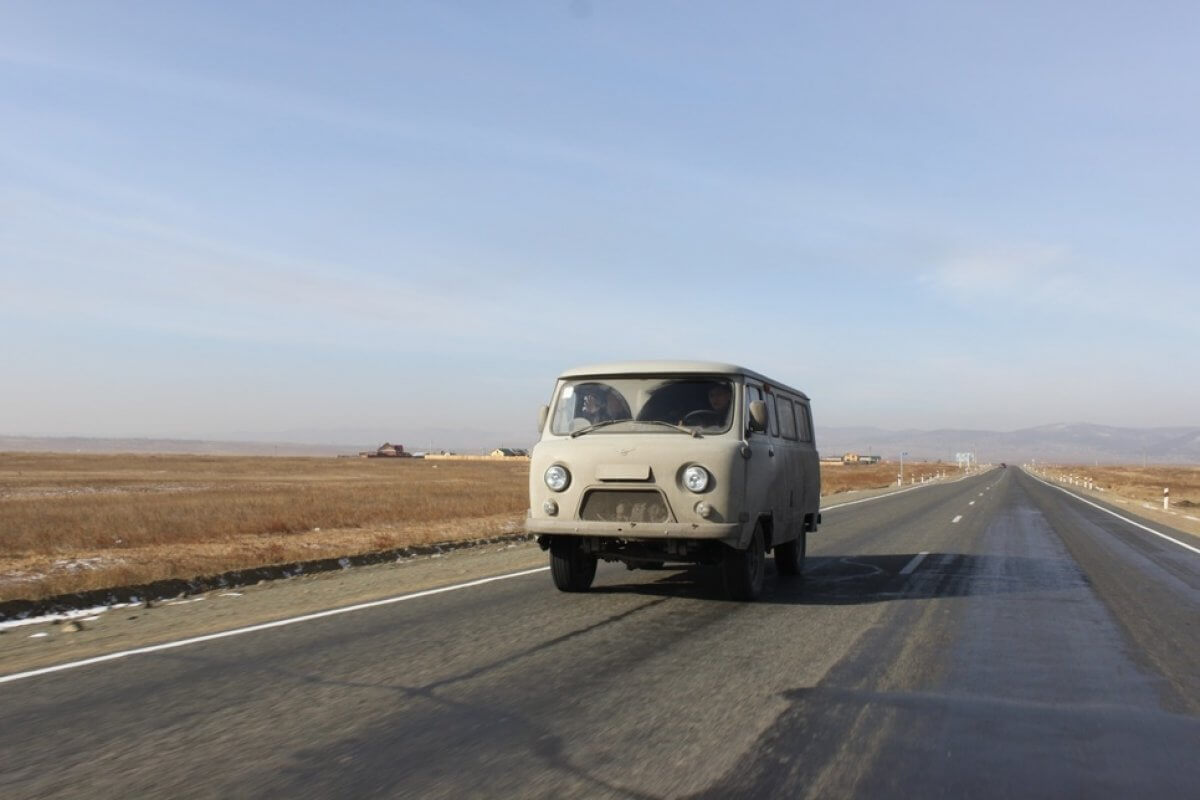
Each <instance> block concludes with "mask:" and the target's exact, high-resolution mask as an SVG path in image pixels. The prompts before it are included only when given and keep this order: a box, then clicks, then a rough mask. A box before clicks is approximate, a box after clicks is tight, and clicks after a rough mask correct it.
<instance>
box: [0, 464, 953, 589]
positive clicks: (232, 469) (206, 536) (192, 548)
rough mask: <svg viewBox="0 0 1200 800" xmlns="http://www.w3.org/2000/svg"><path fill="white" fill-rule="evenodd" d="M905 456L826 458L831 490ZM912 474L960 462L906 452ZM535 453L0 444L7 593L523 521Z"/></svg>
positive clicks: (0, 529) (311, 555)
mask: <svg viewBox="0 0 1200 800" xmlns="http://www.w3.org/2000/svg"><path fill="white" fill-rule="evenodd" d="M897 466H898V465H896V464H894V463H883V464H877V465H870V466H832V467H825V468H824V469H822V494H833V493H837V492H844V491H850V490H856V489H869V488H881V487H886V486H889V485H891V484H893V483H894V482H895V475H896V472H897ZM904 469H905V483H906V484H907V483H908V480H909V477H910V476H912V475H915V476H917V479H918V480H920V478H921V476H923V475H932V474H935V473H936V472H937V471H939V470H946V472H947V474H948V475H949V474H953V473H954V467H953V466H952V465H949V466H948V465H944V464H921V463H915V464H907V463H906V464H905V468H904ZM528 474H529V464H528V462H527V461H517V462H503V461H496V462H489V461H436V462H433V461H424V460H421V459H356V458H355V459H332V458H268V457H248V456H195V455H141V454H139V455H97V454H73V455H67V454H54V453H0V601H4V600H12V599H31V600H36V599H40V598H43V597H48V596H51V595H54V594H61V593H66V592H75V591H83V590H87V589H98V588H105V587H110V586H117V585H128V584H139V583H145V582H149V581H154V580H161V579H166V578H191V577H194V576H196V575H207V574H214V573H218V572H224V571H227V570H235V569H246V568H250V567H256V566H263V565H270V564H286V563H291V562H295V561H309V560H314V559H321V558H329V557H335V556H338V557H340V556H348V555H357V554H361V553H367V552H375V551H383V550H390V549H394V548H401V547H410V546H417V545H425V544H432V543H435V542H446V541H454V540H465V539H478V538H486V537H491V536H496V535H501V534H507V533H516V532H519V531H520V530H521V520H522V518H523V516H524V513H525V508H526V506H527V504H528V501H527V491H528V489H527V480H528Z"/></svg>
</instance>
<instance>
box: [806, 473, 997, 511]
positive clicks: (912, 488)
mask: <svg viewBox="0 0 1200 800" xmlns="http://www.w3.org/2000/svg"><path fill="white" fill-rule="evenodd" d="M973 477H975V476H974V475H963V476H962V477H961V478H955V479H954V480H952V481H946V482H945V483H940V484H939V483H938V482H937V481H933V482H932V483H919V484H917V485H916V486H910V487H908V488H907V489H900V490H898V491H895V492H888V493H887V494H877V495H875V496H874V497H864V498H863V499H861V500H851V501H850V502H848V503H838V504H837V505H833V506H821V509H820V510H821V511H833V510H834V509H835V508H845V507H846V506H856V505H858V504H859V503H869V502H871V501H872V500H882V499H883V498H885V497H895V496H896V495H898V494H904V493H905V492H912V491H915V490H917V489H924V488H925V487H927V486H949V485H950V484H952V483H958V482H959V481H965V480H966V479H967V478H973Z"/></svg>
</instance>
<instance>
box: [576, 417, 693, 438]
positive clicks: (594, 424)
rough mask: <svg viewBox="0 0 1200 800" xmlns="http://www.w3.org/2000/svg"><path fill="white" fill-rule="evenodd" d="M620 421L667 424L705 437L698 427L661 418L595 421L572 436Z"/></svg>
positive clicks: (678, 429) (641, 423)
mask: <svg viewBox="0 0 1200 800" xmlns="http://www.w3.org/2000/svg"><path fill="white" fill-rule="evenodd" d="M618 422H632V423H634V424H636V425H665V426H667V427H668V428H674V429H675V430H677V431H679V432H680V433H686V434H689V435H691V436H694V437H695V438H697V439H703V438H704V437H703V436H701V435H700V431H699V430H698V429H696V428H689V427H687V426H686V425H676V424H675V423H674V422H667V421H666V420H661V419H606V420H602V421H600V422H594V423H592V424H591V425H588V426H587V427H586V428H580V429H579V430H577V431H571V438H572V439H574V438H575V437H576V436H583V435H584V434H585V433H591V432H592V431H594V430H596V429H597V428H603V427H604V426H606V425H616V424H617V423H618Z"/></svg>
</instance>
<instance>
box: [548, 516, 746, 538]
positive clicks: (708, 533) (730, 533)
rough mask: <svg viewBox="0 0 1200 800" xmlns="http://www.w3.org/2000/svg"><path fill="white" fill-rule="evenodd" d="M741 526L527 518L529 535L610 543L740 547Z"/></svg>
mask: <svg viewBox="0 0 1200 800" xmlns="http://www.w3.org/2000/svg"><path fill="white" fill-rule="evenodd" d="M742 528H743V525H742V523H740V522H730V523H711V524H710V523H699V522H595V521H592V520H587V521H584V520H577V519H545V518H542V517H537V518H532V517H531V518H527V519H526V520H525V532H526V533H530V534H534V535H537V536H599V537H603V538H608V539H677V540H685V539H686V540H703V541H713V540H715V541H725V542H728V543H730V544H734V545H736V544H737V543H738V542H739V540H740V539H741V536H742Z"/></svg>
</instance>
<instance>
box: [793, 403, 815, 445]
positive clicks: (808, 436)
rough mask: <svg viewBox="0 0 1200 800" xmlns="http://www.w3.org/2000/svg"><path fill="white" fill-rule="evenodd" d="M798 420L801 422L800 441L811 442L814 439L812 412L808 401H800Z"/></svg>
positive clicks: (797, 409) (797, 407) (797, 408)
mask: <svg viewBox="0 0 1200 800" xmlns="http://www.w3.org/2000/svg"><path fill="white" fill-rule="evenodd" d="M796 420H797V421H798V422H799V423H800V441H802V442H811V441H812V440H813V431H812V414H811V413H810V412H809V410H808V403H800V404H799V405H797V406H796Z"/></svg>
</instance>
